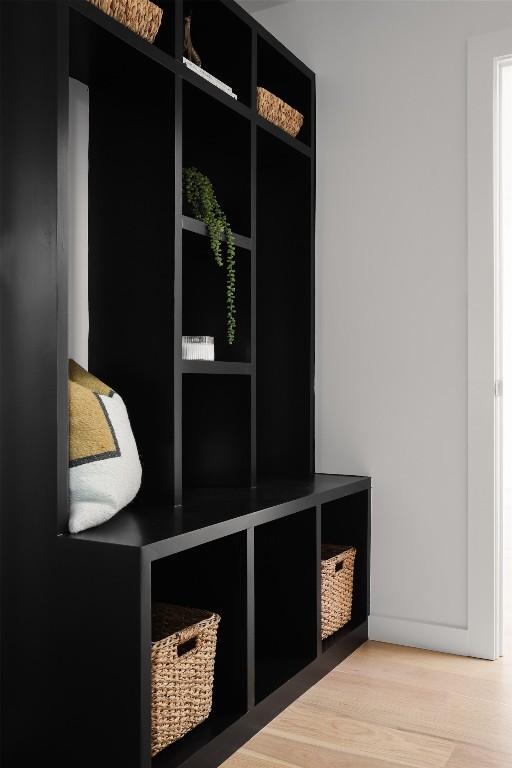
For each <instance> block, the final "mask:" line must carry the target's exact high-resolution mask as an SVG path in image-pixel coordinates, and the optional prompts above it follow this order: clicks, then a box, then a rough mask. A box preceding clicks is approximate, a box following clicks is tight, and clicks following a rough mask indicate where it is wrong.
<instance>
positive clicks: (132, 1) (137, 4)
mask: <svg viewBox="0 0 512 768" xmlns="http://www.w3.org/2000/svg"><path fill="white" fill-rule="evenodd" d="M88 2H89V3H91V4H92V5H95V6H96V8H99V9H100V11H103V13H106V14H107V16H112V18H113V19H115V20H116V21H118V22H119V23H120V24H123V26H125V27H128V29H131V31H132V32H135V34H137V35H139V36H140V37H143V38H144V40H147V41H148V43H154V42H155V38H156V36H157V34H158V30H159V29H160V24H161V23H162V16H163V10H162V9H161V8H160V7H159V6H158V5H156V4H155V3H152V2H150V0H88Z"/></svg>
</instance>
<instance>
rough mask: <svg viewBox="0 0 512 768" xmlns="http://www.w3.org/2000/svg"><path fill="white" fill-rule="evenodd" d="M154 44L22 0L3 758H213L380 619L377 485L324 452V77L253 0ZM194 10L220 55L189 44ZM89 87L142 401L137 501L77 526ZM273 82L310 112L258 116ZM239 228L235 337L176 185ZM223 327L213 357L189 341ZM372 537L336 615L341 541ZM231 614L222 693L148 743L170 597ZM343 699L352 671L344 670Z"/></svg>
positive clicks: (6, 42) (8, 170)
mask: <svg viewBox="0 0 512 768" xmlns="http://www.w3.org/2000/svg"><path fill="white" fill-rule="evenodd" d="M159 4H160V5H161V6H162V7H163V9H164V21H163V24H162V27H161V29H160V32H159V34H158V37H157V39H156V41H155V44H154V45H150V44H148V43H146V42H145V41H144V40H142V39H141V38H139V37H137V36H136V35H135V34H133V33H132V32H130V31H129V30H128V29H126V28H124V27H123V26H121V25H120V24H118V23H117V22H116V21H114V20H113V19H111V18H109V17H107V16H106V15H104V14H103V13H101V12H100V11H99V10H98V9H96V8H95V7H93V6H92V5H90V4H89V3H88V2H85V0H69V1H64V0H63V1H62V2H28V1H25V0H22V1H21V2H2V3H0V36H1V37H0V87H1V113H0V138H1V148H0V152H1V155H0V160H1V187H0V222H1V238H2V239H1V252H0V258H1V262H0V278H1V289H2V294H1V303H0V313H1V315H0V319H1V324H0V333H1V349H0V355H1V371H2V378H1V388H0V398H1V399H0V404H1V435H0V440H1V461H2V474H1V485H0V492H1V509H0V514H1V528H0V533H1V538H0V542H1V566H0V567H1V579H0V588H1V598H2V601H1V605H2V635H1V645H0V653H1V662H2V685H1V694H0V695H1V697H2V735H1V738H2V760H3V764H4V765H5V766H8V767H10V766H17V767H18V766H24V765H33V764H36V761H37V762H40V761H41V760H42V759H46V758H49V759H50V760H51V761H52V764H53V765H66V766H70V767H71V766H73V767H74V766H86V765H87V766H88V767H90V766H94V768H104V767H105V768H106V766H109V768H112V767H114V766H115V767H116V768H117V767H118V766H119V768H121V767H122V768H150V765H154V768H157V767H159V766H161V767H162V768H163V767H164V766H165V767H166V768H177V767H178V766H189V767H190V768H192V766H194V767H197V768H199V767H201V768H214V767H215V766H217V765H219V764H220V763H221V762H222V761H223V760H224V759H225V758H226V757H227V756H228V755H229V754H231V753H232V752H233V751H234V750H235V749H236V748H237V747H239V746H240V745H241V744H243V743H244V742H245V741H246V740H247V739H248V738H250V736H251V735H253V734H254V733H255V732H257V731H258V730H259V729H260V728H261V727H262V726H263V725H264V724H265V723H266V722H268V721H269V720H270V719H271V718H272V717H274V716H275V715H276V714H277V713H278V712H279V711H280V710H282V709H283V707H285V706H286V705H287V704H289V703H290V702H291V701H292V700H293V699H295V698H296V697H297V696H298V695H299V694H300V693H301V692H303V691H304V690H306V689H307V688H308V687H309V686H311V685H312V684H313V683H314V682H315V681H316V680H318V679H319V678H320V677H321V676H322V675H323V674H325V672H327V671H328V670H329V669H331V668H332V667H334V666H335V665H336V664H337V663H338V662H339V661H340V660H341V659H343V658H344V657H345V656H347V654H349V653H350V652H351V651H352V650H353V649H354V648H356V647H357V646H358V645H359V644H361V643H362V642H363V641H364V640H365V639H366V637H367V617H368V612H369V546H370V481H369V479H368V478H366V477H349V476H341V475H325V474H315V473H314V223H315V79H314V75H313V73H312V72H311V71H310V70H309V69H308V68H307V67H306V66H305V65H304V64H303V63H302V62H300V61H299V60H298V59H297V58H296V57H295V56H294V55H293V54H291V53H290V52H289V51H287V50H286V49H285V48H284V47H283V46H282V45H281V44H280V43H279V42H278V41H277V40H275V39H274V38H273V37H272V36H271V35H270V34H269V33H268V32H267V31H266V30H265V29H263V28H262V27H261V26H260V25H259V24H258V23H257V22H255V21H254V20H253V19H252V18H251V17H250V16H249V15H247V14H246V13H245V12H244V11H243V10H242V9H241V8H240V7H239V6H238V5H237V4H236V3H235V2H232V0H191V2H187V0H160V2H159ZM184 9H185V11H186V12H187V13H188V12H189V11H191V12H192V17H193V20H194V22H193V23H194V45H195V46H196V48H197V49H198V50H199V51H200V53H201V56H202V58H203V62H204V63H205V66H206V68H207V69H208V70H209V71H210V72H211V73H212V74H214V75H215V76H217V77H218V78H220V79H221V80H223V81H224V82H226V83H228V84H229V85H231V86H232V88H233V90H234V91H235V92H236V93H237V94H238V100H233V99H231V98H230V97H229V96H227V95H225V94H224V93H223V92H222V91H220V90H218V89H217V88H215V86H213V85H211V84H209V83H207V82H206V81H205V80H204V79H202V78H200V77H198V76H197V75H196V74H195V73H193V72H191V71H190V70H188V69H187V68H186V67H185V66H184V65H183V63H182V59H181V57H182V30H183V16H184ZM70 77H72V78H76V79H78V80H80V81H82V82H83V83H85V84H87V86H88V87H89V92H90V126H89V131H90V141H89V164H90V167H89V309H90V337H89V366H90V369H91V370H92V371H93V372H94V373H95V374H97V375H98V376H99V377H100V378H102V379H103V380H105V381H107V382H108V383H109V384H110V385H111V386H112V387H113V388H114V389H116V390H118V391H119V392H120V393H121V394H122V396H123V398H124V400H125V402H126V404H127V407H128V411H129V413H130V418H131V422H132V426H133V429H134V433H135V437H136V439H137V443H138V447H139V450H140V454H141V460H142V464H143V483H142V489H141V492H140V494H139V496H138V498H137V500H136V502H135V503H134V504H133V505H132V506H131V507H130V508H129V509H127V510H124V511H123V512H121V513H120V514H119V515H118V516H116V517H115V518H114V519H113V520H112V521H110V522H109V523H107V524H105V525H103V526H101V527H98V528H96V529H91V530H89V531H87V532H85V533H83V534H79V535H76V536H70V535H69V534H68V533H67V514H68V509H67V498H68V491H67V464H68V456H67V444H68V442H67V441H68V437H67V423H68V418H67V360H68V350H67V317H68V300H67V283H68V270H67V256H68V254H67V241H68V234H69V233H68V226H67V210H66V209H67V189H66V185H67V165H66V163H67V126H68V93H69V90H68V82H69V78H70ZM258 85H262V86H264V87H266V88H267V89H268V90H270V91H271V92H273V93H275V94H277V95H279V96H280V97H282V98H283V99H284V100H285V101H287V102H288V103H289V104H291V105H293V106H294V107H296V108H297V109H299V110H300V111H301V112H302V113H303V114H304V126H303V128H302V130H301V132H300V133H299V135H298V137H297V138H296V139H294V138H291V137H290V136H288V135H287V134H285V133H284V132H283V131H281V130H280V129H279V128H276V127H275V126H273V125H272V124H270V123H268V122H266V121H265V120H264V119H262V118H261V117H260V116H259V115H258V114H257V111H256V87H257V86H258ZM188 166H196V167H197V168H199V169H200V170H202V171H203V172H204V173H206V174H207V175H208V176H209V178H210V179H211V180H212V182H213V183H214V186H215V189H216V192H217V196H218V198H219V200H220V201H221V203H222V205H223V207H224V209H225V211H226V213H227V215H228V218H229V219H230V221H231V224H232V226H233V229H234V231H235V232H236V244H237V294H236V295H237V312H238V314H237V339H236V342H235V344H234V345H232V346H229V345H228V344H226V343H225V342H224V337H225V307H224V287H223V277H222V274H220V275H219V273H217V272H216V271H215V270H216V267H215V265H214V264H213V259H212V257H211V254H210V253H209V246H208V239H207V237H206V230H205V227H204V226H203V225H202V224H201V223H199V222H198V221H196V220H195V219H193V218H192V216H191V211H189V210H187V207H186V205H184V201H183V200H182V192H181V186H182V184H181V179H182V168H183V167H188ZM202 333H211V334H212V335H215V339H216V358H217V359H216V361H215V362H191V361H189V362H183V361H182V359H181V337H182V334H202ZM322 542H324V543H340V544H353V545H355V546H356V547H357V557H356V571H355V591H354V602H353V614H352V620H351V621H350V623H349V624H348V625H347V626H345V627H344V628H343V629H342V630H340V631H339V632H337V633H336V634H334V635H333V636H332V637H330V638H329V639H328V640H326V641H323V642H322V640H321V634H320V548H321V544H322ZM152 601H166V602H171V603H175V604H181V605H190V606H194V607H198V608H208V609H211V610H213V611H216V612H218V613H219V614H220V615H221V617H222V620H221V624H220V629H219V636H218V649H217V659H216V666H215V689H214V702H213V710H212V713H211V715H210V717H209V719H208V720H207V721H206V722H205V723H204V724H203V725H201V726H199V727H197V728H196V729H195V730H193V731H192V732H191V733H189V734H188V735H187V736H185V737H184V738H182V739H181V740H179V741H178V742H176V743H174V744H173V745H171V746H170V747H169V748H167V749H165V750H164V751H163V752H161V753H160V754H159V755H157V757H155V758H154V759H153V760H152V759H151V756H150V737H151V733H150V726H151V712H150V707H151V690H150V684H151V663H150V662H151V605H152ZM340 695H342V692H340Z"/></svg>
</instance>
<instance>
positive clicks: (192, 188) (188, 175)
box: [183, 168, 236, 344]
mask: <svg viewBox="0 0 512 768" xmlns="http://www.w3.org/2000/svg"><path fill="white" fill-rule="evenodd" d="M183 188H184V192H185V197H186V199H187V202H188V204H189V205H190V206H191V207H192V210H193V212H194V216H195V217H196V219H199V221H202V222H203V224H206V226H207V228H208V234H209V236H210V246H211V249H212V252H213V256H214V259H215V262H216V264H218V266H219V267H222V266H223V265H224V262H223V259H222V236H223V235H224V237H225V239H226V312H227V340H228V344H233V342H234V340H235V330H236V308H235V284H236V269H235V238H234V235H233V230H232V229H231V225H230V223H229V222H228V220H227V218H226V214H225V213H224V211H223V210H222V208H221V207H220V205H219V203H218V201H217V198H216V197H215V192H214V190H213V185H212V183H211V181H210V179H209V178H208V177H207V176H205V175H204V173H201V171H198V170H197V168H184V169H183Z"/></svg>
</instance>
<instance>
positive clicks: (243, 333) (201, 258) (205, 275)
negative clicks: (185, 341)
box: [182, 231, 251, 362]
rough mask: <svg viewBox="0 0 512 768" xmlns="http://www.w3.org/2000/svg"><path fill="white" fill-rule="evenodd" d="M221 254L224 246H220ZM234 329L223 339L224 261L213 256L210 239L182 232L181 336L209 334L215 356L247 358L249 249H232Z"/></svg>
mask: <svg viewBox="0 0 512 768" xmlns="http://www.w3.org/2000/svg"><path fill="white" fill-rule="evenodd" d="M223 255H224V256H225V250H224V249H223ZM235 258H236V290H235V308H236V330H235V340H234V342H233V344H229V343H228V340H227V311H226V265H225V260H224V266H222V267H219V266H218V265H217V264H216V263H215V261H214V258H213V254H212V251H211V248H210V240H209V238H208V237H203V236H201V235H198V234H194V233H192V232H186V231H184V232H183V294H182V296H183V298H182V302H183V324H182V330H183V334H184V335H185V336H213V337H214V340H215V360H225V361H230V362H231V361H233V362H235V361H236V362H250V360H251V253H250V251H247V250H245V249H243V248H237V249H236V257H235Z"/></svg>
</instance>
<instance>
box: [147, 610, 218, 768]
mask: <svg viewBox="0 0 512 768" xmlns="http://www.w3.org/2000/svg"><path fill="white" fill-rule="evenodd" d="M152 613H153V617H152V618H153V620H152V646H151V671H152V675H151V755H152V756H154V755H156V754H158V752H160V751H161V750H162V749H164V748H165V747H168V746H169V744H172V743H173V742H174V741H177V739H181V738H182V736H184V735H185V734H186V733H188V732H189V731H191V730H192V729H193V728H195V727H196V726H197V725H199V723H202V722H203V721H204V720H206V718H207V717H208V715H209V714H210V712H211V709H212V695H213V671H214V666H215V653H216V649H217V629H218V627H219V622H220V616H218V615H217V614H216V613H211V612H210V611H201V610H195V609H192V608H181V607H179V606H176V605H167V604H165V603H156V604H155V605H154V606H153V611H152Z"/></svg>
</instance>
